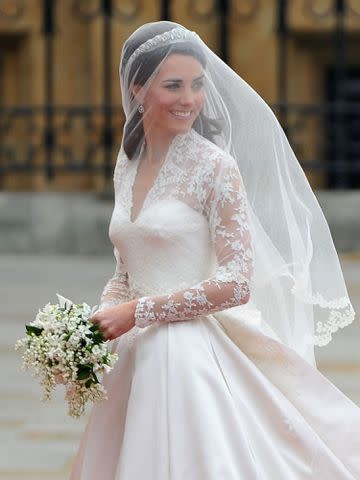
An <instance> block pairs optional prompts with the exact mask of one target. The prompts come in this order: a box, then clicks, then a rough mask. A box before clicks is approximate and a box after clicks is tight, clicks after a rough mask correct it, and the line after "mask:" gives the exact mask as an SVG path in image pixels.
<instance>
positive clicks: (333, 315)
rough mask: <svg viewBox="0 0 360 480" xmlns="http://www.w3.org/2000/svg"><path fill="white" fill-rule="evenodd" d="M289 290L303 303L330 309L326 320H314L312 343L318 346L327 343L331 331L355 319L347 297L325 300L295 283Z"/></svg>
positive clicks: (318, 294) (335, 330)
mask: <svg viewBox="0 0 360 480" xmlns="http://www.w3.org/2000/svg"><path fill="white" fill-rule="evenodd" d="M291 292H292V293H293V294H294V295H295V296H296V297H297V298H299V299H300V300H302V301H303V302H305V303H308V304H310V305H317V306H319V307H320V308H324V309H325V308H326V309H329V310H330V311H329V315H328V318H327V320H326V321H321V320H318V321H317V322H316V325H315V333H314V336H313V338H312V341H313V343H314V345H317V346H319V347H323V346H325V345H327V344H328V343H330V341H331V340H332V334H333V333H335V332H337V331H338V330H339V329H340V328H344V327H346V326H348V325H350V324H351V323H352V322H353V321H354V319H355V310H354V308H353V306H352V305H351V303H350V300H349V298H348V297H341V298H337V299H335V300H326V299H325V298H324V297H323V296H322V295H321V294H320V293H315V294H314V295H310V294H309V293H308V292H305V290H304V289H302V288H300V287H299V286H296V285H294V286H293V287H292V289H291Z"/></svg>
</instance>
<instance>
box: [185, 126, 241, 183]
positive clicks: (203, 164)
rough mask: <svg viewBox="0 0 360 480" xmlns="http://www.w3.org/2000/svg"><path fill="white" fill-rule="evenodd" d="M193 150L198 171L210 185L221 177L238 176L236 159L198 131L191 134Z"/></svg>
mask: <svg viewBox="0 0 360 480" xmlns="http://www.w3.org/2000/svg"><path fill="white" fill-rule="evenodd" d="M190 143H191V149H192V152H193V158H194V159H195V164H196V169H197V170H198V171H200V172H201V173H202V176H203V178H207V179H208V181H209V182H210V183H212V182H213V181H216V179H217V178H218V177H220V176H222V177H223V176H224V175H229V176H231V177H232V176H234V175H235V176H238V175H239V169H238V164H237V162H236V160H235V158H234V157H233V156H232V155H230V154H229V153H227V152H225V151H224V150H223V149H222V148H220V147H219V146H218V145H216V144H215V143H213V142H211V141H210V140H208V139H207V138H205V137H203V136H201V135H200V134H199V133H197V132H196V131H194V130H192V133H191V141H190Z"/></svg>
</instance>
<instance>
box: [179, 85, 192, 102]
mask: <svg viewBox="0 0 360 480" xmlns="http://www.w3.org/2000/svg"><path fill="white" fill-rule="evenodd" d="M193 102H194V92H192V90H191V89H188V88H186V89H184V91H183V93H182V95H181V98H180V103H181V105H192V104H193Z"/></svg>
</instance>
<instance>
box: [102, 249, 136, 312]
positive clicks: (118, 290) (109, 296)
mask: <svg viewBox="0 0 360 480" xmlns="http://www.w3.org/2000/svg"><path fill="white" fill-rule="evenodd" d="M114 256H115V259H116V268H115V273H114V275H113V276H112V277H111V278H110V280H109V281H108V282H107V283H106V285H105V287H104V290H103V292H102V294H101V298H100V306H99V309H98V311H102V310H105V309H106V308H109V307H112V306H113V305H117V304H119V303H124V302H126V301H128V300H129V285H128V279H127V273H126V271H125V270H124V264H123V261H122V259H121V257H120V255H119V252H118V250H117V248H116V247H114Z"/></svg>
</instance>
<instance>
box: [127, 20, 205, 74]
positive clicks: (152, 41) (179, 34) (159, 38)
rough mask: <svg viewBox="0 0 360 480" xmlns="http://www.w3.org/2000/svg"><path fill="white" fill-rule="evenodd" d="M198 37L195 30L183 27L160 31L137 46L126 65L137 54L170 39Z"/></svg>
mask: <svg viewBox="0 0 360 480" xmlns="http://www.w3.org/2000/svg"><path fill="white" fill-rule="evenodd" d="M195 37H198V34H197V33H196V32H192V31H190V30H187V29H186V28H183V27H176V28H174V29H173V30H169V31H168V32H164V33H160V34H159V35H155V37H153V38H149V40H147V41H146V42H144V43H142V44H141V45H140V47H138V48H137V49H136V50H135V51H134V52H133V53H132V54H131V56H130V58H129V60H128V61H127V65H128V66H129V65H130V64H131V63H132V62H133V61H134V60H135V59H136V58H137V57H138V56H139V55H142V54H143V53H146V52H149V51H150V50H152V49H154V48H156V47H158V46H160V45H162V44H165V43H167V42H168V41H171V40H187V39H189V38H195Z"/></svg>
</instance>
